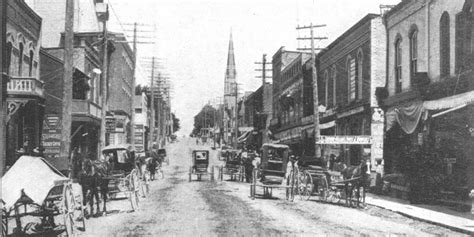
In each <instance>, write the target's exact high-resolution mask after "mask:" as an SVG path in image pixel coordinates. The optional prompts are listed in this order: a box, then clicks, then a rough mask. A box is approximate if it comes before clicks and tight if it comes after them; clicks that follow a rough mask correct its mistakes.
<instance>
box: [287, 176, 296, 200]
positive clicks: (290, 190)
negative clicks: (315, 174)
mask: <svg viewBox="0 0 474 237" xmlns="http://www.w3.org/2000/svg"><path fill="white" fill-rule="evenodd" d="M294 188H295V171H294V170H291V171H290V174H289V175H288V178H287V179H286V200H288V201H293V200H294V199H295V190H294Z"/></svg>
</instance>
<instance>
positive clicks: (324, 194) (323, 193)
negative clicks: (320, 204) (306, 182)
mask: <svg viewBox="0 0 474 237" xmlns="http://www.w3.org/2000/svg"><path fill="white" fill-rule="evenodd" d="M328 189H329V187H328V180H327V179H326V176H325V175H323V176H319V177H318V194H319V199H320V200H321V201H324V202H325V201H327V200H328V193H329V191H328Z"/></svg>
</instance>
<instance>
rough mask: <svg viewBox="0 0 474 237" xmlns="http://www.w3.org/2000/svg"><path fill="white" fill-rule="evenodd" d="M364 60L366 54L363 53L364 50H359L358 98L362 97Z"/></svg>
mask: <svg viewBox="0 0 474 237" xmlns="http://www.w3.org/2000/svg"><path fill="white" fill-rule="evenodd" d="M363 61H364V55H363V54H362V51H359V53H357V78H356V79H357V85H356V86H357V99H358V100H360V99H362V84H363V80H362V78H363V76H362V75H363V74H362V72H363V67H362V66H363Z"/></svg>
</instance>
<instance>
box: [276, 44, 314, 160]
mask: <svg viewBox="0 0 474 237" xmlns="http://www.w3.org/2000/svg"><path fill="white" fill-rule="evenodd" d="M309 59H310V54H307V53H301V52H295V51H287V50H285V49H284V47H281V48H280V49H279V50H278V51H277V52H276V53H275V54H274V55H273V59H272V67H273V75H272V76H273V84H272V85H273V88H272V103H273V105H272V112H273V114H272V119H271V121H270V126H269V128H270V131H271V132H272V133H273V135H274V136H275V137H276V138H277V139H278V140H279V142H280V143H282V144H287V145H289V146H290V148H291V149H292V150H293V152H294V153H295V154H297V155H303V154H306V151H305V147H304V146H303V145H302V144H303V138H302V128H303V125H304V123H303V120H304V117H303V101H305V96H307V95H305V94H304V93H303V91H304V87H303V65H304V64H305V63H306V62H307V61H308V60H309Z"/></svg>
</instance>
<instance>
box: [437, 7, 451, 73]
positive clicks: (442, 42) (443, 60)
mask: <svg viewBox="0 0 474 237" xmlns="http://www.w3.org/2000/svg"><path fill="white" fill-rule="evenodd" d="M449 41H450V35H449V14H448V12H444V13H443V15H442V16H441V20H440V24H439V60H440V62H439V69H440V77H442V78H443V77H446V76H449V73H450V72H449V63H450V57H449V52H450V45H449Z"/></svg>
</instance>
